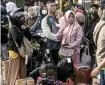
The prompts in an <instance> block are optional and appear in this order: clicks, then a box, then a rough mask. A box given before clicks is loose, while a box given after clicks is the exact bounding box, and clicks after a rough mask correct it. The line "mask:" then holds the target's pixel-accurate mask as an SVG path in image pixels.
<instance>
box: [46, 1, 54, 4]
mask: <svg viewBox="0 0 105 85" xmlns="http://www.w3.org/2000/svg"><path fill="white" fill-rule="evenodd" d="M49 3H55V0H48V1H47V2H46V4H49Z"/></svg>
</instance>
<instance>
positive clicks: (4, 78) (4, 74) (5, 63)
mask: <svg viewBox="0 0 105 85" xmlns="http://www.w3.org/2000/svg"><path fill="white" fill-rule="evenodd" d="M8 67H9V60H6V61H3V60H2V61H1V78H2V83H3V84H5V85H7V75H8Z"/></svg>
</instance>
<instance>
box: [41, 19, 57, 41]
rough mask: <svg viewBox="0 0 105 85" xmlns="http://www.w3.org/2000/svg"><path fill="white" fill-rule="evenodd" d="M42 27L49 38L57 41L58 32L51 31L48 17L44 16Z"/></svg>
mask: <svg viewBox="0 0 105 85" xmlns="http://www.w3.org/2000/svg"><path fill="white" fill-rule="evenodd" d="M41 28H42V31H43V33H44V35H45V37H47V38H48V39H51V40H55V41H57V38H56V34H54V33H52V32H51V30H50V27H49V26H48V24H47V20H46V18H44V19H43V20H42V23H41Z"/></svg>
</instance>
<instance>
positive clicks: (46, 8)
mask: <svg viewBox="0 0 105 85" xmlns="http://www.w3.org/2000/svg"><path fill="white" fill-rule="evenodd" d="M67 3H68V4H67ZM65 4H67V5H66V6H65ZM63 6H64V7H63V9H62V10H61V9H60V8H59V0H56V1H54V0H48V1H47V2H46V3H45V2H44V3H43V2H41V3H40V4H38V3H36V2H35V3H34V4H33V5H30V4H29V2H28V3H25V5H24V7H22V8H17V6H16V4H15V3H13V2H10V1H8V0H6V1H2V4H1V60H4V61H5V60H9V68H8V85H14V84H15V82H16V79H17V78H25V77H27V76H29V74H28V73H29V72H31V71H32V70H31V71H30V70H29V69H30V62H31V61H30V60H29V61H28V65H26V64H25V62H26V61H25V58H24V57H22V56H21V55H20V54H19V49H18V48H20V47H21V46H22V42H23V39H24V37H25V38H27V39H28V41H31V40H32V34H31V33H36V32H37V31H38V30H42V32H43V35H44V36H45V37H46V38H47V48H48V49H49V50H50V55H51V59H52V61H53V62H54V64H55V65H57V64H58V62H59V61H60V60H62V59H63V58H65V57H70V58H71V59H72V61H73V65H74V66H76V65H80V64H82V63H81V61H83V60H82V59H81V58H82V57H83V55H82V54H83V53H84V52H85V51H84V50H85V49H86V48H88V51H89V52H88V54H89V55H90V56H91V59H90V61H89V63H90V64H88V63H86V64H85V65H88V66H89V67H90V68H92V69H93V68H95V69H94V70H93V71H92V72H91V77H95V76H97V75H98V74H99V72H100V85H105V33H104V32H105V1H104V0H103V1H102V3H101V5H98V4H92V5H91V6H90V8H89V10H88V12H87V11H86V10H85V8H84V7H83V6H82V5H78V4H70V3H69V2H68V1H67V2H66V1H65V2H63ZM87 43H88V44H87ZM86 52H87V51H86ZM86 54H87V53H86ZM84 61H88V60H84ZM68 62H69V61H68ZM34 69H35V68H34ZM27 72H28V73H27Z"/></svg>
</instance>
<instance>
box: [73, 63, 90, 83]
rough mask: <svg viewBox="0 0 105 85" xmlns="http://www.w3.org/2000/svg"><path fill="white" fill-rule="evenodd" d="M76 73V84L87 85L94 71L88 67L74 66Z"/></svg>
mask: <svg viewBox="0 0 105 85" xmlns="http://www.w3.org/2000/svg"><path fill="white" fill-rule="evenodd" d="M74 68H75V71H76V77H75V83H76V84H78V83H84V84H87V83H88V80H89V79H90V73H91V71H92V69H91V68H89V67H88V66H82V65H80V66H74Z"/></svg>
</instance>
